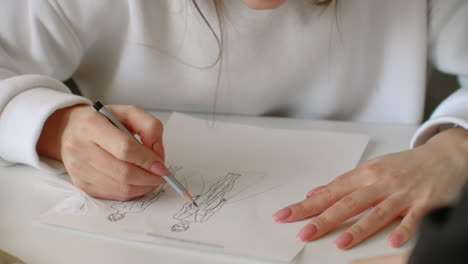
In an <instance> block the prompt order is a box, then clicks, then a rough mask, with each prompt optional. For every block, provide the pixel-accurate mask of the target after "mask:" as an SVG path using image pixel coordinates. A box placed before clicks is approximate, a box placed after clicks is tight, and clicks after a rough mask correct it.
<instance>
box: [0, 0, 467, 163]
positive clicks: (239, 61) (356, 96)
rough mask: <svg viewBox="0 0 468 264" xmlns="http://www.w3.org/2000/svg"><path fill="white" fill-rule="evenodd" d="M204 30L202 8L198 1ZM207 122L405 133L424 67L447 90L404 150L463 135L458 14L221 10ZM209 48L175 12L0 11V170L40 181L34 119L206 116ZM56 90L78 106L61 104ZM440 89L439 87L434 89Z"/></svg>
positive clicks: (111, 3)
mask: <svg viewBox="0 0 468 264" xmlns="http://www.w3.org/2000/svg"><path fill="white" fill-rule="evenodd" d="M198 2H199V4H200V7H201V10H202V11H203V13H204V14H205V15H206V17H207V19H208V20H209V22H210V24H211V25H212V26H213V28H214V30H215V31H217V32H218V34H219V24H218V23H217V18H216V15H215V12H214V7H213V3H212V1H207V0H206V1H205V0H203V1H198ZM222 18H223V22H222V25H223V32H224V33H223V37H222V39H223V41H224V45H223V55H222V60H221V65H222V66H221V71H220V72H221V75H220V83H219V88H218V92H217V95H218V97H217V107H216V112H217V113H233V114H247V115H263V114H272V113H278V112H281V113H286V114H287V115H289V116H291V117H301V118H310V119H335V120H353V121H359V122H379V123H403V124H419V123H420V122H421V118H422V113H423V108H424V97H425V82H426V73H427V64H428V62H431V63H433V64H434V65H435V66H436V67H438V68H439V69H440V70H442V71H445V72H448V73H452V74H455V75H458V76H459V80H460V86H461V87H462V88H460V89H459V90H458V91H457V92H456V93H455V94H453V95H452V96H451V97H449V98H448V99H447V100H446V101H445V102H443V103H442V104H441V105H440V106H439V108H438V109H437V110H436V111H435V113H434V114H433V116H432V118H431V119H430V120H429V121H428V122H426V123H425V124H423V125H422V126H421V128H420V129H419V130H418V132H417V134H416V135H415V137H414V138H413V142H412V146H415V145H419V144H422V143H424V142H425V141H426V140H427V139H428V138H429V137H431V136H432V135H433V134H435V133H437V129H438V127H439V125H440V124H445V123H455V124H458V125H460V126H463V127H465V128H467V129H468V34H467V28H468V1H466V0H433V1H428V0H411V1H407V0H392V1H388V0H344V1H340V2H339V6H338V8H337V9H334V8H328V9H323V8H322V7H317V6H315V5H313V4H311V3H310V1H302V0H290V1H287V2H286V4H284V5H283V6H281V7H280V8H278V9H275V10H266V11H256V10H250V9H248V8H247V7H245V6H244V5H243V4H242V1H240V0H226V1H224V2H223V12H222ZM218 52H219V49H218V46H217V43H216V40H215V38H214V37H213V35H212V34H211V33H210V31H209V28H208V27H207V26H206V24H205V23H204V22H203V20H202V18H201V17H200V16H199V15H198V14H197V13H196V12H195V8H194V7H193V6H192V4H191V1H188V0H157V1H148V0H146V1H145V0H99V1H96V0H2V7H1V8H0V164H5V165H8V164H14V163H25V164H29V165H31V166H35V167H40V168H51V167H50V166H47V165H54V164H52V163H51V162H50V161H46V160H45V159H43V158H40V157H39V156H38V155H37V153H36V150H35V146H36V142H37V139H38V137H39V135H40V132H41V129H42V126H43V124H44V122H45V120H46V119H47V118H48V116H49V115H50V114H51V113H53V112H54V111H55V110H57V109H59V108H63V107H67V106H70V105H74V104H78V103H89V102H90V101H89V99H91V100H94V99H100V100H102V101H103V102H105V103H106V104H134V105H140V106H142V107H145V108H147V109H153V110H176V111H192V112H211V111H212V109H213V102H214V95H215V90H216V87H217V84H216V83H217V76H218V71H219V66H220V64H216V65H214V66H210V65H212V64H213V63H214V62H215V61H216V58H217V56H218ZM70 77H73V79H74V80H75V81H76V82H77V84H78V86H79V87H80V89H81V90H82V92H83V95H84V97H78V96H74V95H72V94H70V92H69V91H68V89H67V87H65V86H64V85H63V84H62V82H61V81H63V80H66V79H68V78H70ZM444 88H448V87H440V89H444Z"/></svg>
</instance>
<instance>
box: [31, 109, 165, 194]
mask: <svg viewBox="0 0 468 264" xmlns="http://www.w3.org/2000/svg"><path fill="white" fill-rule="evenodd" d="M106 107H107V108H108V109H109V110H110V111H111V112H112V113H113V114H114V115H115V116H116V117H117V118H118V119H119V121H120V122H122V123H123V124H124V125H125V126H126V127H127V128H128V130H130V131H131V132H132V133H134V134H138V135H139V136H140V139H141V141H142V143H143V144H139V143H138V142H136V141H135V140H134V139H133V138H131V137H129V136H128V135H126V134H125V133H124V132H122V131H120V130H119V129H118V128H117V127H115V126H114V125H113V124H112V123H111V122H110V121H109V120H107V118H106V117H104V116H103V115H101V114H99V113H97V112H96V111H95V110H94V109H93V107H92V106H88V105H79V106H73V107H69V108H65V109H61V110H58V111H56V112H55V113H54V114H52V115H51V116H50V117H49V119H48V120H47V121H46V123H45V125H44V128H43V130H42V133H41V136H40V138H39V141H38V144H37V151H38V153H39V154H41V155H45V156H48V157H50V158H53V159H56V160H59V161H62V162H63V164H64V165H65V168H66V169H67V171H68V173H69V174H70V177H71V179H72V182H73V184H74V185H76V186H77V187H79V188H81V189H82V190H83V191H85V192H86V193H88V194H89V195H91V196H93V197H96V198H104V199H112V200H121V201H125V200H131V199H134V198H137V197H139V196H142V195H144V194H146V193H148V192H151V191H153V190H154V189H155V188H156V187H157V186H158V185H160V184H162V183H164V182H165V181H164V179H163V178H162V177H160V176H162V175H166V174H167V173H168V170H167V168H166V167H165V165H164V147H163V142H162V133H163V126H162V123H161V122H160V121H159V120H158V119H156V118H154V117H153V116H152V115H150V114H149V113H147V112H145V111H144V110H143V109H141V108H140V107H136V106H128V105H114V106H106Z"/></svg>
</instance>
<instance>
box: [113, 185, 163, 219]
mask: <svg viewBox="0 0 468 264" xmlns="http://www.w3.org/2000/svg"><path fill="white" fill-rule="evenodd" d="M163 187H164V186H163V185H161V186H160V187H159V188H158V189H157V190H156V191H154V192H151V193H148V194H146V195H145V196H143V197H141V198H139V199H136V200H133V201H127V202H115V203H113V204H112V205H111V206H110V208H112V209H114V211H115V212H113V213H111V214H109V215H108V216H107V220H109V221H110V222H116V221H119V220H122V219H124V218H125V215H126V214H128V213H141V212H143V211H144V210H145V209H146V208H147V207H148V206H149V205H150V204H152V203H154V202H156V201H157V200H158V199H159V197H161V196H162V195H163V194H164V193H165V192H166V191H165V190H164V189H163Z"/></svg>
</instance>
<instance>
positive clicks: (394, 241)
mask: <svg viewBox="0 0 468 264" xmlns="http://www.w3.org/2000/svg"><path fill="white" fill-rule="evenodd" d="M402 241H403V235H402V234H401V233H400V232H395V233H393V234H392V235H391V236H390V237H389V238H388V243H389V244H390V246H392V247H399V246H400V245H401V242H402Z"/></svg>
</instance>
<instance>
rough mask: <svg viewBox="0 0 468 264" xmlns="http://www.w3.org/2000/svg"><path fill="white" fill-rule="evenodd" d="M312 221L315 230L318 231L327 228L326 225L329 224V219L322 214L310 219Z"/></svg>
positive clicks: (323, 230)
mask: <svg viewBox="0 0 468 264" xmlns="http://www.w3.org/2000/svg"><path fill="white" fill-rule="evenodd" d="M312 223H314V224H315V226H316V227H317V230H318V231H320V232H325V231H327V230H328V226H329V225H330V221H328V219H327V218H326V217H324V216H318V217H316V218H315V219H314V220H312Z"/></svg>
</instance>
